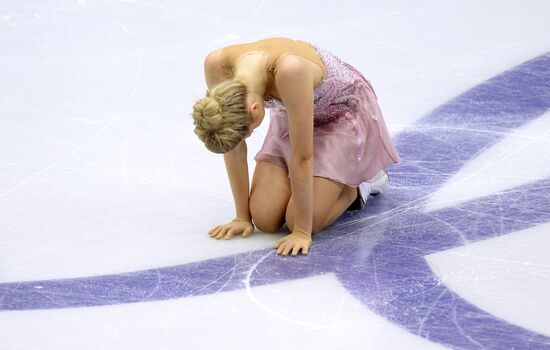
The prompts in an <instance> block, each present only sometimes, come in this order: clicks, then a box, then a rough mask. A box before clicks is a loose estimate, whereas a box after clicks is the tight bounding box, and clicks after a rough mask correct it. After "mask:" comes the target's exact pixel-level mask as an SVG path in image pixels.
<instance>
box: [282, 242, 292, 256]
mask: <svg viewBox="0 0 550 350" xmlns="http://www.w3.org/2000/svg"><path fill="white" fill-rule="evenodd" d="M293 247H294V244H291V243H289V244H287V245H285V249H284V250H283V255H284V256H287V255H288V253H290V251H291V250H292V248H293Z"/></svg>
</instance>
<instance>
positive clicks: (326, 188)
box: [286, 176, 357, 233]
mask: <svg viewBox="0 0 550 350" xmlns="http://www.w3.org/2000/svg"><path fill="white" fill-rule="evenodd" d="M356 197H357V187H351V186H347V185H344V184H341V183H338V182H336V181H333V180H329V179H327V178H324V177H317V176H315V177H314V178H313V230H312V231H313V232H312V233H318V232H319V231H321V230H322V229H324V228H325V227H327V226H329V225H330V224H332V223H333V222H334V221H335V220H336V219H338V218H339V217H340V216H341V215H342V214H343V213H344V212H345V211H346V209H347V208H348V207H349V206H350V204H351V203H352V202H353V201H354V200H355V198H356ZM286 223H287V226H288V228H289V230H290V231H292V228H293V227H294V204H293V201H292V196H291V197H290V200H289V201H288V206H287V208H286Z"/></svg>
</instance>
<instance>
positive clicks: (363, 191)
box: [347, 172, 390, 211]
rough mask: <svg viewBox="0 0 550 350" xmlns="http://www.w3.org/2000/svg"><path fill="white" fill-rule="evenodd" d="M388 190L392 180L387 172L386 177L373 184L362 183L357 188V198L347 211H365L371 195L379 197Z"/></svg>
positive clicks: (383, 176)
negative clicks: (364, 208)
mask: <svg viewBox="0 0 550 350" xmlns="http://www.w3.org/2000/svg"><path fill="white" fill-rule="evenodd" d="M388 188H390V178H389V176H388V173H386V172H384V175H382V176H381V177H380V178H378V179H377V180H375V181H373V182H362V183H360V184H359V186H358V187H357V198H356V199H355V201H354V202H353V203H351V205H350V206H349V208H348V209H347V210H348V211H356V210H361V209H363V207H364V206H365V203H367V199H368V197H369V195H370V196H378V195H379V194H383V193H384V192H386V191H387V190H388Z"/></svg>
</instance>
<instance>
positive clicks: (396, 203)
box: [0, 54, 550, 349]
mask: <svg viewBox="0 0 550 350" xmlns="http://www.w3.org/2000/svg"><path fill="white" fill-rule="evenodd" d="M549 107H550V55H548V54H546V55H543V56H540V57H537V58H535V59H533V60H531V61H529V62H526V63H524V64H522V65H520V66H518V67H516V68H514V69H513V70H510V71H508V72H504V73H503V74H500V75H499V76H497V77H495V78H493V79H490V80H488V81H486V82H484V83H483V84H481V85H479V86H477V87H475V88H473V89H471V90H469V91H467V92H466V93H464V94H462V95H460V96H458V97H457V98H455V99H453V100H451V101H449V102H448V103H446V104H444V105H442V106H441V107H439V108H437V109H436V110H434V111H433V112H431V113H430V114H428V115H427V116H426V117H425V118H423V119H422V120H420V121H419V122H418V123H416V124H415V125H414V126H413V127H412V128H411V129H409V130H406V131H404V132H402V133H401V134H399V135H398V136H397V137H396V138H395V141H396V144H397V146H398V149H399V151H400V154H401V157H402V159H403V161H402V163H401V164H400V165H398V166H396V167H394V168H393V169H392V170H393V171H392V183H393V188H392V190H391V191H390V192H389V193H388V194H386V195H384V196H382V197H380V198H377V199H376V200H372V201H371V202H370V205H369V206H367V208H366V210H364V211H363V212H361V213H358V214H345V215H344V216H343V217H342V218H340V219H339V220H338V221H337V223H335V224H334V225H333V226H332V227H331V228H329V229H327V230H326V231H325V233H324V234H323V235H321V236H319V237H318V238H317V239H316V240H315V244H314V249H313V250H312V254H311V255H310V256H307V257H300V258H299V259H293V258H286V259H284V258H280V257H278V256H275V255H274V254H273V250H272V249H271V248H270V249H265V250H260V251H255V252H251V253H246V254H238V255H235V256H229V257H224V258H219V259H211V260H206V261H201V262H195V263H192V264H186V265H179V266H172V267H164V268H160V269H152V270H146V271H139V272H132V273H126V274H118V275H107V276H94V277H89V278H76V279H64V280H48V281H36V282H20V283H4V284H0V310H26V309H51V308H66V307H83V306H98V305H112V304H120V303H130V302H143V301H148V300H165V299H172V298H178V297H187V296H194V295H204V294H213V293H217V292H222V291H230V290H235V289H241V288H244V286H245V285H244V283H243V280H244V279H245V277H246V275H247V272H248V271H249V270H250V269H251V268H253V267H254V266H255V264H257V262H258V261H259V260H260V259H262V258H263V257H265V256H266V255H268V254H270V253H271V255H269V256H268V257H267V258H266V259H265V260H263V262H262V264H260V265H259V266H256V267H255V270H254V274H253V275H252V278H251V281H250V283H251V285H252V286H258V285H264V284H271V283H275V282H278V281H283V280H291V279H298V278H304V277H308V276H314V275H319V274H323V273H335V274H336V276H338V278H339V279H340V281H341V282H342V284H343V285H344V286H345V287H346V288H347V289H348V290H349V291H350V293H352V294H353V295H354V296H356V297H357V298H358V299H360V300H362V301H363V302H364V303H365V305H367V306H368V307H369V308H371V309H372V310H373V311H375V312H377V313H379V314H380V315H382V316H383V317H385V318H387V319H388V320H391V321H392V322H394V323H396V324H399V325H401V326H402V327H404V328H406V329H407V330H409V331H410V332H412V333H414V334H417V335H420V336H422V337H425V338H427V339H430V340H432V341H435V342H438V343H441V344H444V345H446V346H450V347H452V348H468V349H471V348H478V347H479V348H481V347H484V348H489V349H503V348H516V349H520V348H521V349H524V348H529V349H538V348H546V349H548V348H550V338H548V337H545V336H542V335H539V334H537V333H534V332H531V331H528V330H525V329H522V328H520V327H517V326H514V325H511V324H509V323H506V322H504V321H501V320H498V319H497V318H495V317H494V316H492V315H490V314H487V313H486V312H484V311H483V310H480V309H479V308H477V307H475V306H473V305H471V304H469V303H468V302H467V301H465V300H463V299H461V298H459V297H458V296H457V295H456V294H454V293H453V292H452V291H450V290H448V289H447V288H446V287H445V286H444V285H441V284H440V282H439V281H438V279H437V277H436V276H435V275H434V274H433V272H432V271H431V270H430V268H429V266H428V265H427V263H426V261H425V259H424V256H425V255H427V254H430V253H433V252H437V251H441V250H444V249H449V248H453V247H456V246H460V245H463V244H465V242H464V237H466V239H467V241H468V243H469V242H475V241H477V240H481V239H487V238H490V237H494V236H498V235H502V234H506V233H509V232H513V231H517V230H520V229H525V228H528V227H532V226H535V225H537V224H539V223H545V222H548V221H550V198H549V197H550V194H549V191H547V189H548V187H549V186H550V180H544V181H539V182H536V183H533V184H529V185H526V186H522V187H520V188H517V189H514V190H511V191H508V192H503V193H499V194H495V195H491V196H487V197H484V198H481V199H476V200H475V201H472V202H468V203H464V204H460V205H457V206H455V207H453V208H449V209H442V210H440V211H437V212H433V213H430V214H425V213H422V211H421V210H422V204H423V202H424V201H425V199H424V197H425V196H426V195H429V194H430V193H433V192H434V191H435V190H437V188H438V187H440V186H441V185H442V183H443V182H444V181H445V180H446V179H447V178H448V177H449V176H450V175H452V174H453V173H455V172H456V171H458V170H459V169H460V168H461V167H462V166H463V165H464V163H465V162H466V161H468V160H469V159H471V158H473V157H474V156H475V155H476V154H477V153H479V152H481V151H483V149H486V148H488V147H490V146H491V145H493V144H494V143H495V142H497V141H498V140H500V139H501V138H502V137H503V136H504V135H505V134H506V133H509V132H510V131H511V130H512V129H514V128H517V127H520V126H522V125H524V124H525V123H527V122H529V121H531V120H533V119H534V118H536V117H538V116H540V115H541V114H542V113H544V112H545V111H546V110H548V108H549ZM541 189H545V190H542V191H541ZM510 197H514V200H510ZM503 210H505V211H506V216H505V217H503V216H502V212H503ZM350 218H353V219H354V220H350Z"/></svg>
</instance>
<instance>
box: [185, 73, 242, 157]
mask: <svg viewBox="0 0 550 350" xmlns="http://www.w3.org/2000/svg"><path fill="white" fill-rule="evenodd" d="M246 96H247V91H246V86H245V85H244V84H243V83H240V82H238V81H235V80H232V79H229V80H226V81H224V82H222V83H220V84H218V85H216V86H214V87H212V88H211V89H210V90H208V91H206V97H204V98H202V99H200V100H198V101H197V102H195V104H194V105H193V120H194V124H195V134H197V136H198V137H199V139H200V140H201V141H202V142H204V144H205V145H206V148H208V149H209V150H210V151H212V152H214V153H226V152H228V151H230V150H232V149H233V148H235V147H236V146H237V145H238V144H239V142H241V141H242V140H243V138H244V136H245V135H246V134H247V133H248V126H249V125H250V124H251V123H252V117H251V116H250V114H249V113H248V109H247V105H246Z"/></svg>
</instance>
